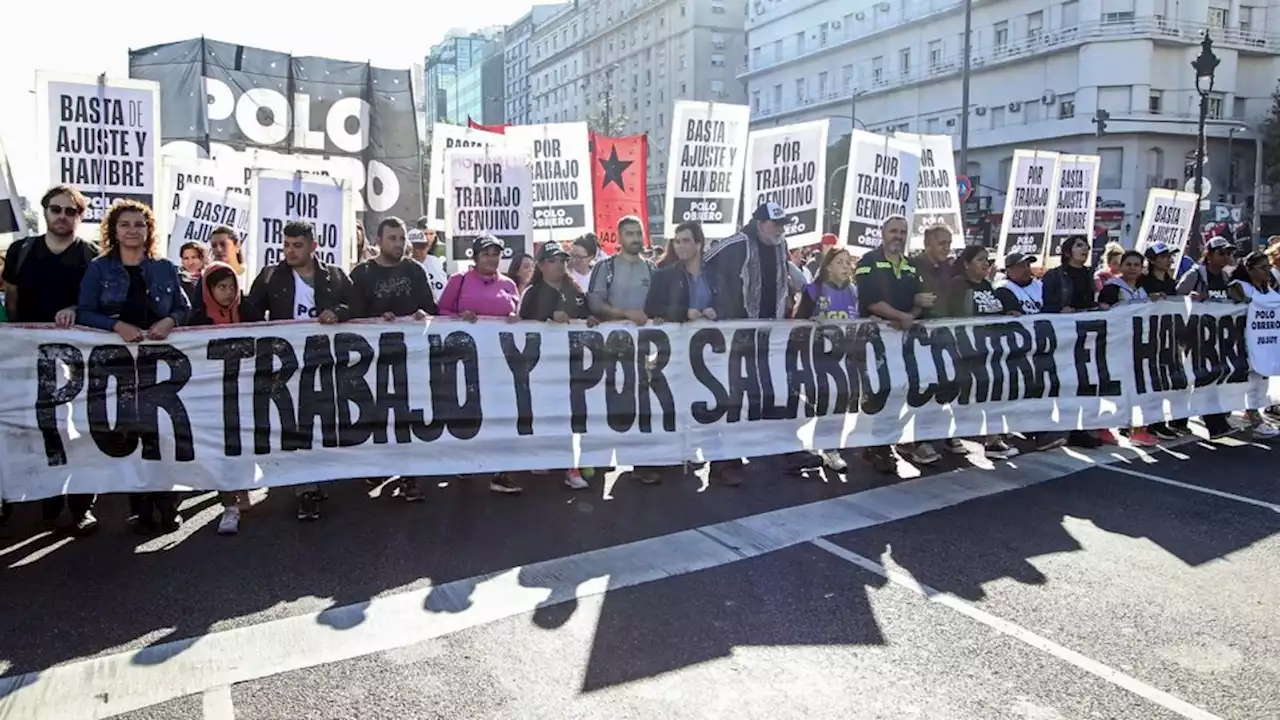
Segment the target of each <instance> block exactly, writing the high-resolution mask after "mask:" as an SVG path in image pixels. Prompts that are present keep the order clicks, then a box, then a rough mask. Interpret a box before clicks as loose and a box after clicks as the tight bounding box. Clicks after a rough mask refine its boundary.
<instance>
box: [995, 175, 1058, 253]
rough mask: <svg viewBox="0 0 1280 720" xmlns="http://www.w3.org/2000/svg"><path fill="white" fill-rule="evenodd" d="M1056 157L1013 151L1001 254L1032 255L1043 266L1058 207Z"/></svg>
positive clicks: (1001, 236) (1005, 202) (1001, 229)
mask: <svg viewBox="0 0 1280 720" xmlns="http://www.w3.org/2000/svg"><path fill="white" fill-rule="evenodd" d="M1057 191H1058V153H1053V152H1045V151H1043V150H1014V151H1013V164H1012V165H1011V166H1010V170H1009V186H1008V189H1007V190H1006V191H1005V196H1004V215H1003V216H1002V217H1001V219H1000V243H999V247H1000V252H999V254H998V257H1004V256H1005V255H1007V254H1009V253H1011V252H1020V253H1024V254H1027V255H1034V256H1036V257H1037V258H1039V259H1040V262H1041V263H1043V262H1044V259H1045V253H1047V252H1048V250H1049V236H1050V234H1051V233H1052V232H1053V212H1054V208H1055V206H1056V205H1057V197H1056V193H1057Z"/></svg>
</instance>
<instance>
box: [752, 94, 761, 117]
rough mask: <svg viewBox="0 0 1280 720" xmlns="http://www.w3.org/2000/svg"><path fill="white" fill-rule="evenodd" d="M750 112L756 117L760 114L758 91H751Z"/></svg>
mask: <svg viewBox="0 0 1280 720" xmlns="http://www.w3.org/2000/svg"><path fill="white" fill-rule="evenodd" d="M751 112H752V113H754V114H757V115H758V114H759V113H760V91H759V90H753V91H751Z"/></svg>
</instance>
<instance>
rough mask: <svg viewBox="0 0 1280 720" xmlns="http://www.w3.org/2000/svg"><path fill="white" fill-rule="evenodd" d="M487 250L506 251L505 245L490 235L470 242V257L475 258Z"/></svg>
mask: <svg viewBox="0 0 1280 720" xmlns="http://www.w3.org/2000/svg"><path fill="white" fill-rule="evenodd" d="M488 248H498V249H499V250H506V249H507V244H506V243H504V242H502V240H501V239H499V238H496V237H494V236H492V235H481V236H480V237H478V238H476V239H475V240H472V241H471V256H472V257H475V256H476V255H479V254H480V253H482V252H484V251H485V250H486V249H488Z"/></svg>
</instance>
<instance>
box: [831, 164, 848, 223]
mask: <svg viewBox="0 0 1280 720" xmlns="http://www.w3.org/2000/svg"><path fill="white" fill-rule="evenodd" d="M848 171H849V164H848V163H845V164H844V165H841V166H840V167H838V168H836V169H835V170H832V171H831V174H830V175H829V176H827V187H829V188H832V187H835V186H836V176H837V175H839V174H840V173H841V172H845V173H846V174H847V173H848ZM848 181H849V179H848V178H847V177H846V178H845V182H848ZM843 195H844V194H843V193H841V197H838V198H831V199H830V200H829V201H828V204H829V207H828V208H827V213H828V214H830V216H831V218H832V219H834V218H836V217H838V216H839V214H840V210H839V207H840V203H842V202H844V196H843ZM832 226H835V227H834V229H835V230H839V224H838V223H834V222H833V223H832V224H831V225H828V226H827V227H832Z"/></svg>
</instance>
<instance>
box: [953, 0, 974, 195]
mask: <svg viewBox="0 0 1280 720" xmlns="http://www.w3.org/2000/svg"><path fill="white" fill-rule="evenodd" d="M972 27H973V0H964V64H963V66H962V67H961V70H960V165H959V166H958V167H957V168H956V172H957V173H960V174H961V175H968V174H969V54H970V50H972V45H971V43H970V41H969V36H970V35H972V34H973V32H972Z"/></svg>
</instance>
